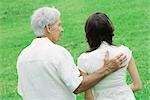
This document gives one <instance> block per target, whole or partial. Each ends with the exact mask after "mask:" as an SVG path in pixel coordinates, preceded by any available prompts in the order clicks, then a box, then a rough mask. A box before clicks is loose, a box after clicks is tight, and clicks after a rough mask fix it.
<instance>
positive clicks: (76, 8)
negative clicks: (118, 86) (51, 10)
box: [0, 0, 150, 100]
mask: <svg viewBox="0 0 150 100" xmlns="http://www.w3.org/2000/svg"><path fill="white" fill-rule="evenodd" d="M42 6H55V7H56V8H58V9H59V10H60V11H61V13H62V14H61V19H62V24H63V28H64V30H65V31H64V33H63V35H62V38H61V40H60V42H59V43H58V44H60V45H62V46H64V47H65V48H67V49H68V50H69V51H70V52H71V54H72V56H73V57H74V59H75V62H76V60H77V58H78V57H79V55H80V54H81V53H82V52H84V51H85V50H86V49H87V48H88V45H87V43H86V40H85V37H84V36H85V35H84V24H85V21H86V19H87V17H88V16H89V15H90V14H91V13H93V12H95V11H102V12H105V13H106V14H107V15H108V16H109V17H110V19H111V20H112V22H113V24H114V26H115V37H114V43H116V44H124V45H126V46H128V47H129V48H130V49H131V50H132V52H133V56H134V58H135V61H136V64H137V68H138V71H139V74H140V77H141V80H142V82H143V88H142V90H141V91H139V92H135V96H136V98H137V100H150V78H149V77H150V0H34V1H33V0H1V1H0V100H21V97H20V96H19V95H18V94H17V72H16V60H17V57H18V55H19V53H20V52H21V50H22V49H23V48H25V47H26V46H28V45H29V44H30V42H31V41H32V39H33V38H34V35H33V32H32V29H31V26H30V16H31V15H32V12H33V10H35V9H36V8H39V7H42ZM127 82H128V83H131V79H130V77H129V75H128V76H127ZM77 100H83V94H78V96H77Z"/></svg>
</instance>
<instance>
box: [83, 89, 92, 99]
mask: <svg viewBox="0 0 150 100" xmlns="http://www.w3.org/2000/svg"><path fill="white" fill-rule="evenodd" d="M84 99H85V100H94V96H93V93H92V90H91V89H89V90H87V91H85V93H84Z"/></svg>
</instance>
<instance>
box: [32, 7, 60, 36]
mask: <svg viewBox="0 0 150 100" xmlns="http://www.w3.org/2000/svg"><path fill="white" fill-rule="evenodd" d="M58 17H60V12H59V10H57V9H56V8H54V7H52V8H50V7H42V8H39V9H37V10H35V11H34V12H33V15H32V16H31V26H32V29H33V31H34V33H35V35H36V36H43V35H44V28H45V26H46V25H48V24H50V25H52V24H55V22H56V21H57V18H58Z"/></svg>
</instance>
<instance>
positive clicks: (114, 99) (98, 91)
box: [78, 42, 135, 100]
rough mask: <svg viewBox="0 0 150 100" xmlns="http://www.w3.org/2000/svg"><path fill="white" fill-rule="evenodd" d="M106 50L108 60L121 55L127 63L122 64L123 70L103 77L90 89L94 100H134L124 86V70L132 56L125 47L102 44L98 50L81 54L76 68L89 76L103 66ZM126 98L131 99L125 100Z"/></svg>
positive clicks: (125, 85)
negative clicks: (79, 67)
mask: <svg viewBox="0 0 150 100" xmlns="http://www.w3.org/2000/svg"><path fill="white" fill-rule="evenodd" d="M107 50H108V52H109V57H110V58H114V57H115V56H116V55H118V54H120V53H123V54H125V55H126V56H127V61H126V62H125V63H124V65H125V67H124V68H121V69H120V70H118V71H116V72H114V73H112V74H111V75H109V76H107V77H105V78H104V79H103V80H102V81H100V82H99V83H98V84H97V85H96V86H95V87H94V88H93V89H92V90H93V94H94V98H95V99H94V100H99V99H101V100H135V99H134V96H133V93H132V91H131V89H130V88H129V87H128V85H127V84H126V70H127V66H128V63H129V61H130V59H131V55H132V54H131V51H130V50H129V49H128V48H127V47H125V46H120V47H117V46H110V45H109V44H107V43H106V42H102V44H101V46H100V47H99V48H98V49H96V50H94V51H92V52H89V53H83V54H82V55H81V56H80V57H79V59H78V66H81V68H82V69H83V70H85V71H86V72H87V73H89V74H90V73H92V72H94V71H95V70H97V69H98V68H99V67H100V66H101V67H102V66H103V64H104V57H105V53H106V51H107ZM128 97H129V98H131V99H126V98H128ZM109 98H111V99H109Z"/></svg>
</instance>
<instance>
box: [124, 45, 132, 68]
mask: <svg viewBox="0 0 150 100" xmlns="http://www.w3.org/2000/svg"><path fill="white" fill-rule="evenodd" d="M123 53H124V54H125V55H126V57H127V61H126V62H124V64H123V65H128V64H129V61H130V59H131V57H132V51H131V50H130V49H129V48H128V47H126V46H123Z"/></svg>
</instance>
